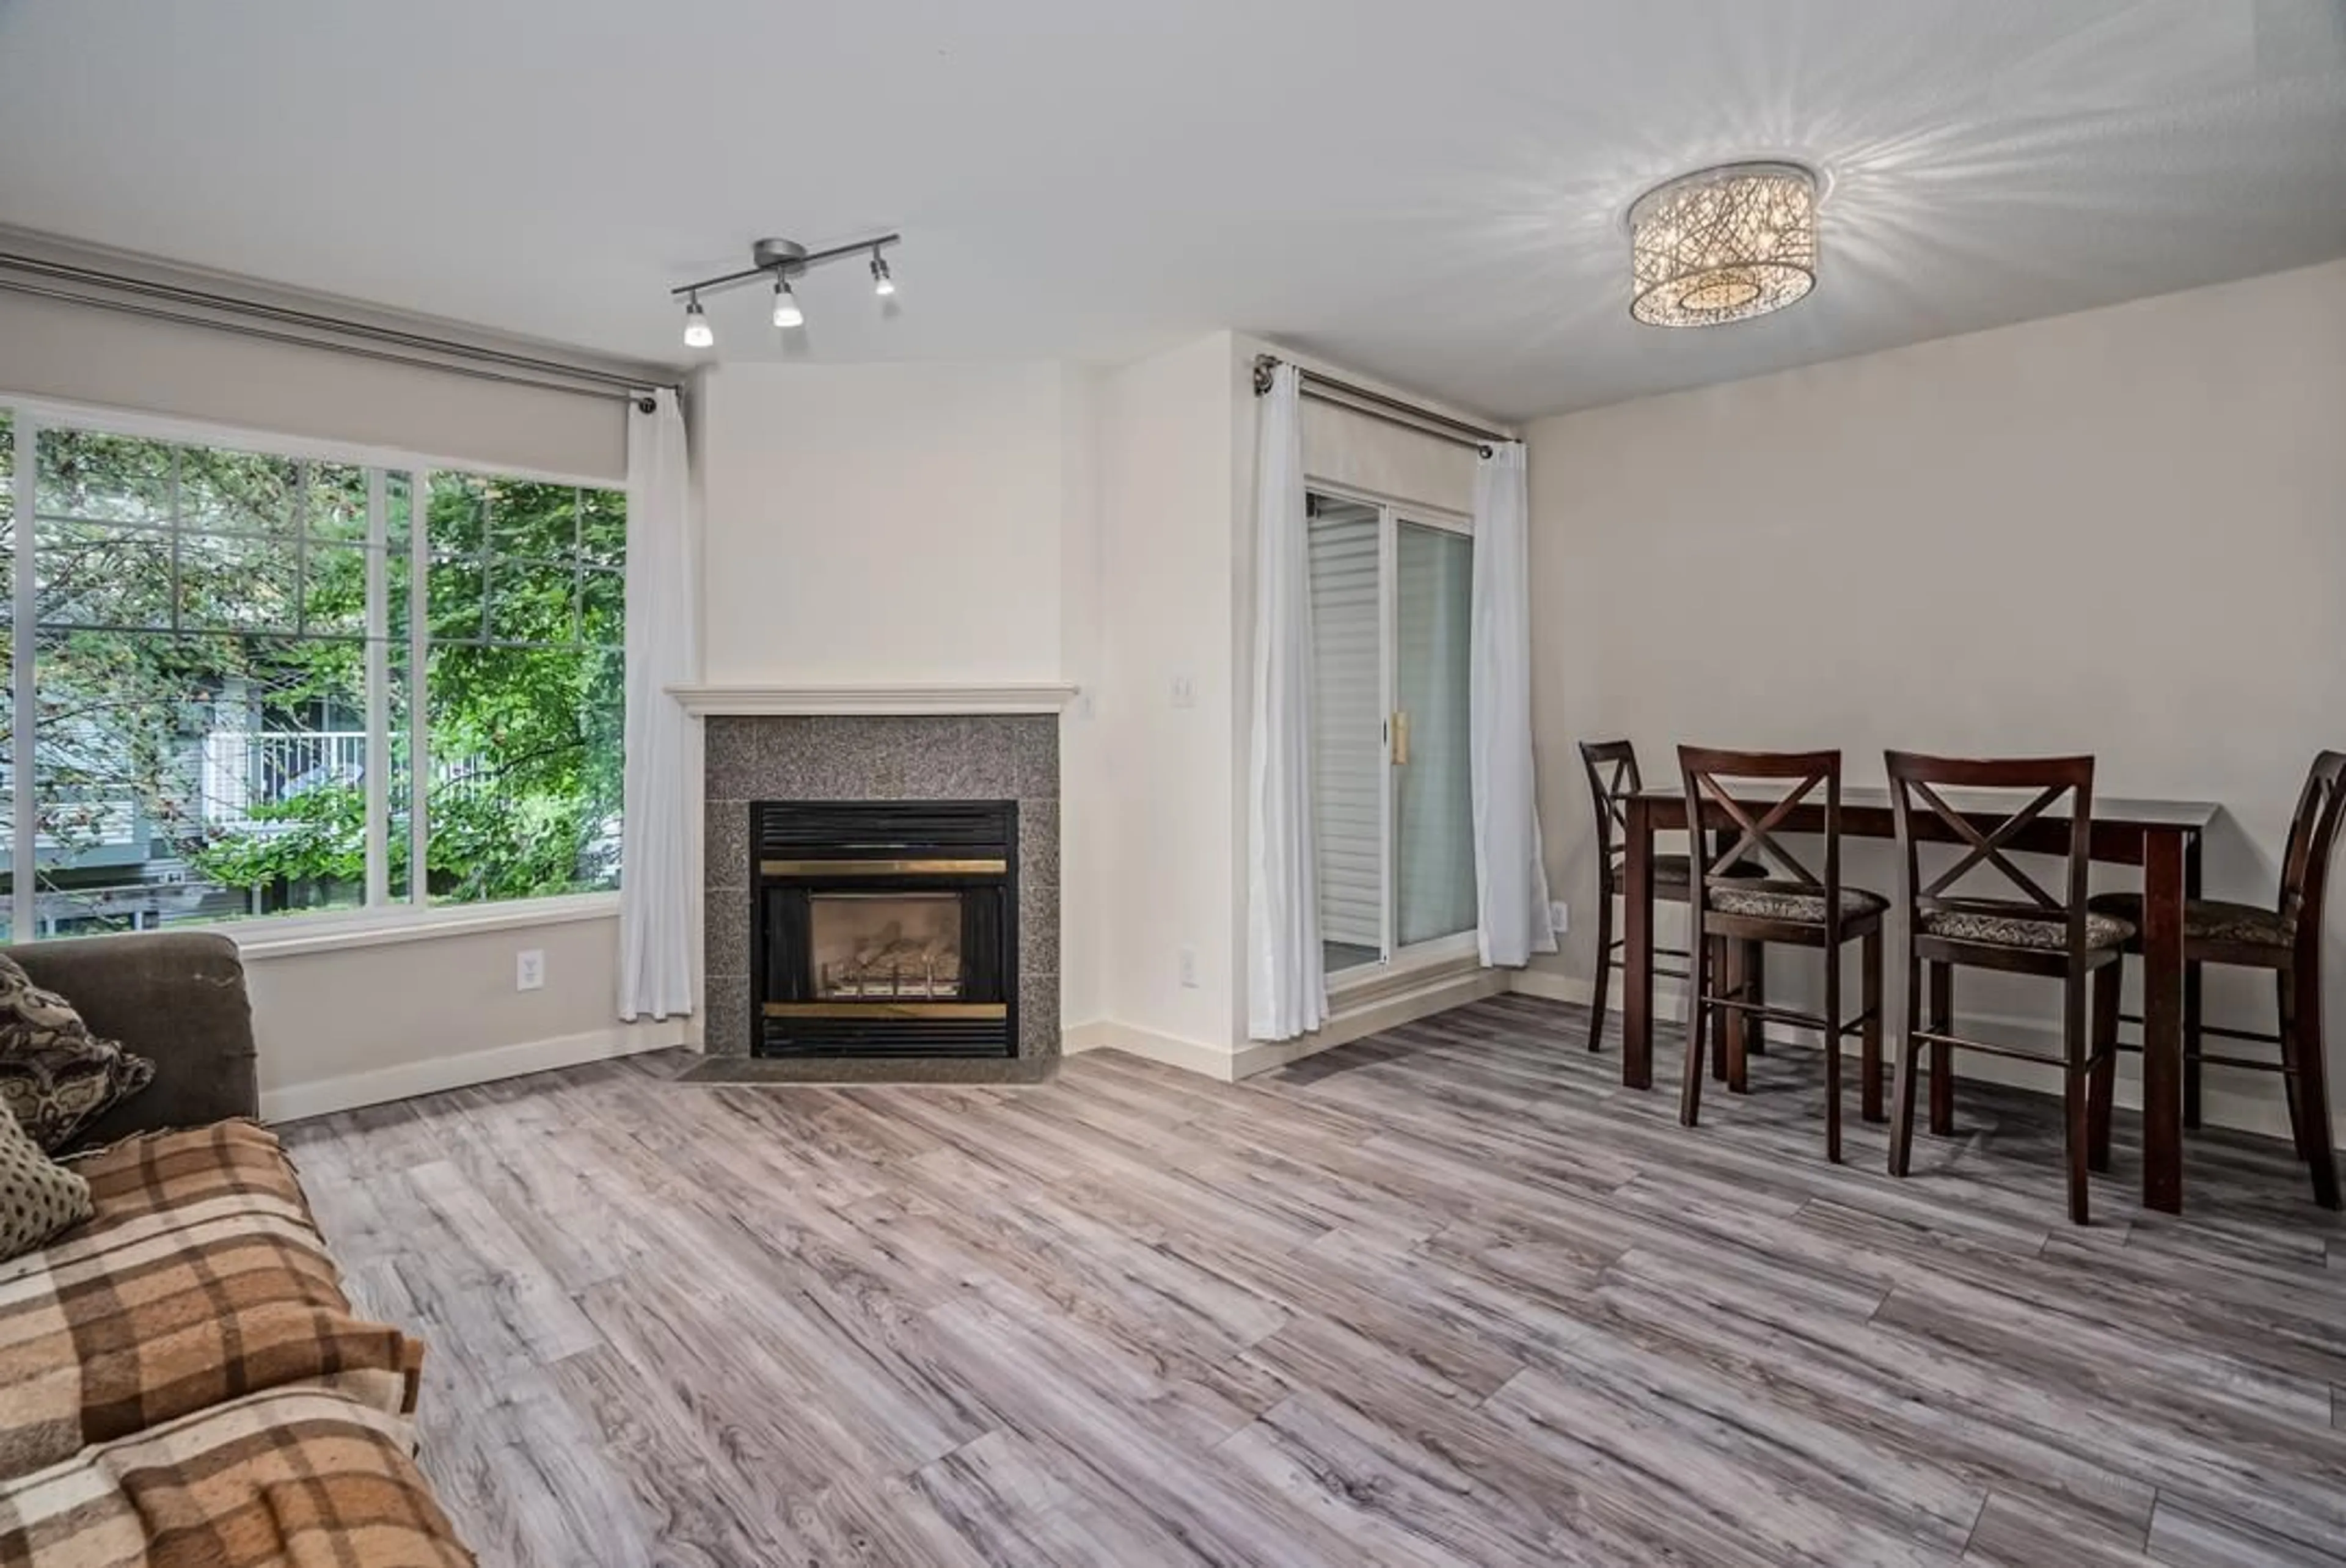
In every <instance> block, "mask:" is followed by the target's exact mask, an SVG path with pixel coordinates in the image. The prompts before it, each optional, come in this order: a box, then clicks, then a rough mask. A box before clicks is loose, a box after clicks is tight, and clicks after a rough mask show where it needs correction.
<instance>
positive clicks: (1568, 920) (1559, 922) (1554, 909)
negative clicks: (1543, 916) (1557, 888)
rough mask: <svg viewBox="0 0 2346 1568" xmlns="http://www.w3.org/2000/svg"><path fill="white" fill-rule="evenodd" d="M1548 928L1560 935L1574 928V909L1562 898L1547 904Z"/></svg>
mask: <svg viewBox="0 0 2346 1568" xmlns="http://www.w3.org/2000/svg"><path fill="white" fill-rule="evenodd" d="M1547 929H1548V930H1550V931H1552V932H1556V935H1558V936H1562V935H1563V934H1564V933H1565V932H1568V931H1570V930H1571V929H1572V911H1571V909H1570V908H1569V907H1568V906H1567V905H1566V903H1565V901H1563V900H1562V899H1558V900H1556V902H1554V903H1552V904H1550V905H1548V906H1547Z"/></svg>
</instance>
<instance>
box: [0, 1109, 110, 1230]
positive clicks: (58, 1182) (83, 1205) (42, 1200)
mask: <svg viewBox="0 0 2346 1568" xmlns="http://www.w3.org/2000/svg"><path fill="white" fill-rule="evenodd" d="M89 1216H90V1205H89V1183H87V1182H86V1181H84V1180H82V1178H81V1177H79V1176H76V1175H75V1174H74V1173H73V1172H71V1171H69V1170H67V1169H66V1167H65V1166H61V1165H58V1164H57V1163H56V1161H54V1160H52V1159H50V1158H49V1156H47V1155H46V1154H44V1153H42V1152H41V1145H38V1144H36V1143H35V1142H34V1141H33V1140H32V1137H31V1136H30V1135H28V1134H27V1133H26V1131H25V1129H24V1128H22V1127H20V1126H18V1125H16V1118H15V1117H14V1116H12V1115H9V1114H8V1107H7V1106H6V1105H0V1263H5V1262H7V1261H8V1260H9V1259H10V1258H12V1257H23V1256H24V1255H25V1254H26V1253H27V1252H30V1251H32V1250H33V1248H35V1247H38V1246H40V1245H41V1244H42V1243H44V1242H46V1241H47V1240H48V1239H49V1237H53V1236H55V1235H56V1233H57V1232H59V1231H61V1230H63V1229H65V1228H66V1227H67V1226H73V1225H79V1224H80V1223H81V1222H82V1221H83V1220H85V1219H87V1218H88V1217H89Z"/></svg>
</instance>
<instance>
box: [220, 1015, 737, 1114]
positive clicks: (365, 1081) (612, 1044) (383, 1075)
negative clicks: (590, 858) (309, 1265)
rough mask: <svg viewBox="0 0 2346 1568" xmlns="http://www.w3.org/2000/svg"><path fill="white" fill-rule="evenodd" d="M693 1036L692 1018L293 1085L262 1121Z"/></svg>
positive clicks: (263, 1110) (266, 1099)
mask: <svg viewBox="0 0 2346 1568" xmlns="http://www.w3.org/2000/svg"><path fill="white" fill-rule="evenodd" d="M690 1034H691V1021H690V1020H689V1019H686V1018H670V1019H668V1020H666V1021H664V1022H659V1023H614V1024H613V1025H611V1027H609V1028H608V1029H596V1030H590V1031H589V1032H587V1033H584V1034H558V1035H556V1036H555V1037H554V1038H552V1039H550V1040H528V1041H524V1042H523V1043H522V1044H518V1045H500V1046H497V1047H496V1048H495V1049H494V1050H488V1051H474V1052H470V1053H468V1054H464V1055H462V1056H435V1057H433V1058H432V1059H430V1060H428V1061H423V1062H403V1063H401V1064H398V1065H397V1066H394V1067H378V1068H376V1069H375V1070H374V1071H372V1072H371V1073H349V1074H343V1075H342V1077H339V1078H321V1079H318V1080H316V1081H315V1082H313V1083H308V1084H286V1085H284V1086H283V1087H281V1088H276V1089H264V1090H262V1091H261V1092H260V1117H261V1120H263V1121H266V1122H291V1121H299V1120H300V1119H301V1118H302V1117H304V1116H322V1115H328V1114H329V1113H331V1112H334V1111H348V1110H353V1109H356V1108H357V1107H358V1106H361V1105H384V1104H387V1103H388V1102H390V1101H393V1100H409V1099H413V1098H414V1097H415V1096H416V1095H435V1094H438V1093H439V1092H440V1091H441V1090H443V1089H462V1088H465V1087H468V1086H470V1085H471V1084H492V1083H495V1081H496V1080H498V1079H500V1078H517V1077H519V1076H521V1075H522V1074H525V1073H544V1072H547V1071H549V1070H551V1069H553V1068H556V1067H575V1066H577V1065H579V1064H582V1063H586V1062H605V1061H608V1060H610V1059H611V1058H613V1057H615V1056H633V1055H635V1054H638V1053H640V1052H644V1051H664V1050H667V1049H668V1047H669V1046H672V1045H682V1044H688V1041H689V1038H690Z"/></svg>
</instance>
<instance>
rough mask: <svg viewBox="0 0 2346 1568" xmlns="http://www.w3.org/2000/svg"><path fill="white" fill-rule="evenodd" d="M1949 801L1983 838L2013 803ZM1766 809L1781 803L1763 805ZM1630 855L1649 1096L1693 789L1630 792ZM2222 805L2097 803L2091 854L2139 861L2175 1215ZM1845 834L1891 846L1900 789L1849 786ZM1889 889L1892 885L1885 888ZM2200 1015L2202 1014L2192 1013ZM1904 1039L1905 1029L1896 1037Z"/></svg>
mask: <svg viewBox="0 0 2346 1568" xmlns="http://www.w3.org/2000/svg"><path fill="white" fill-rule="evenodd" d="M1943 796H1944V798H1945V799H1946V801H1947V803H1948V804H1949V805H1950V806H1952V807H1953V808H1954V809H1955V810H1956V811H1957V812H1958V813H1959V814H1960V815H1962V816H1963V817H1964V820H1967V821H1969V822H1970V823H1971V824H1972V825H1973V826H1974V827H1975V828H1977V829H1978V830H1981V831H1983V832H1993V831H1994V830H1995V829H1996V828H1997V827H1999V826H2001V825H2002V824H2003V822H2004V819H2005V818H2007V817H2009V816H2010V815H2011V814H2012V802H2011V801H2010V800H2009V799H2004V800H2001V801H1994V800H1989V799H1981V798H1966V796H1965V794H1964V791H1962V790H1947V791H1943ZM1754 803H1755V804H1757V805H1759V806H1760V807H1762V808H1765V807H1767V806H1770V805H1772V804H1773V801H1772V800H1768V799H1760V800H1757V801H1755V802H1754ZM1627 807H1628V823H1627V834H1626V835H1625V837H1626V840H1627V842H1626V843H1625V845H1624V848H1625V849H1626V850H1627V865H1626V866H1625V867H1624V879H1623V888H1622V894H1623V902H1624V903H1625V904H1626V905H1627V909H1626V910H1625V911H1624V915H1625V919H1624V921H1623V927H1622V934H1623V936H1624V937H1625V938H1626V939H1627V940H1626V942H1625V945H1624V949H1623V952H1622V957H1623V960H1624V962H1625V965H1626V972H1625V973H1624V975H1623V977H1622V978H1623V980H1624V982H1625V983H1626V990H1627V995H1626V996H1624V997H1623V999H1622V1007H1621V1036H1622V1051H1621V1082H1622V1083H1623V1084H1625V1085H1627V1087H1629V1088H1632V1089H1647V1088H1651V1087H1652V1086H1653V1082H1654V874H1653V866H1654V836H1655V835H1656V834H1658V833H1668V832H1683V831H1684V830H1686V829H1687V827H1688V820H1687V799H1686V795H1685V793H1684V792H1683V791H1682V790H1681V789H1678V788H1677V787H1675V786H1669V787H1663V786H1654V785H1648V786H1647V788H1645V789H1641V790H1639V791H1638V792H1637V793H1636V794H1634V795H1632V796H1630V797H1629V798H1628V801H1627ZM2221 810H2222V808H2221V807H2219V806H2218V805H2216V804H2214V803H2213V802H2210V801H2206V800H2156V799H2136V800H2129V799H2096V801H2095V802H2094V826H2093V833H2092V856H2093V858H2094V859H2095V860H2099V861H2103V862H2106V863H2108V864H2112V865H2123V866H2140V867H2141V868H2142V881H2143V887H2142V891H2143V930H2142V1020H2143V1023H2142V1115H2143V1166H2142V1201H2143V1202H2144V1204H2145V1205H2147V1207H2151V1208H2156V1209H2162V1210H2165V1211H2166V1212H2167V1213H2169V1214H2179V1213H2181V1212H2182V1210H2183V1033H2184V1020H2185V1015H2186V1009H2185V1006H2184V989H2185V986H2186V984H2187V983H2188V977H2187V975H2186V972H2185V969H2184V963H2183V904H2184V901H2185V900H2187V899H2192V898H2197V897H2198V896H2199V859H2200V849H2201V845H2202V841H2203V840H2205V839H2206V838H2207V835H2208V828H2209V827H2210V826H2211V825H2212V824H2213V823H2214V822H2215V820H2216V818H2217V817H2218V815H2219V813H2220V812H2221ZM1703 819H1704V820H1703V824H1702V826H1703V830H1705V831H1706V832H1715V831H1718V830H1723V829H1727V828H1730V827H1731V826H1732V825H1733V824H1732V823H1731V822H1730V821H1729V818H1728V817H1727V814H1726V813H1725V812H1724V811H1723V810H1720V809H1718V808H1717V807H1716V806H1714V807H1712V808H1711V809H1709V810H1706V811H1705V812H1704V813H1703ZM1913 826H1914V830H1915V833H1916V835H1917V836H1918V837H1920V838H1923V839H1924V840H1936V841H1940V842H1945V843H1956V842H1960V840H1958V839H1957V837H1956V835H1955V833H1954V830H1953V829H1952V828H1950V827H1949V826H1948V825H1947V824H1945V823H1944V822H1941V821H1938V820H1935V819H1933V820H1931V821H1928V822H1926V821H1924V820H1923V817H1922V816H1921V815H1920V814H1918V815H1917V816H1916V817H1915V819H1914V824H1913ZM1823 827H1824V802H1823V800H1822V799H1821V798H1811V799H1808V800H1804V801H1802V802H1801V803H1800V805H1798V806H1796V807H1794V808H1793V809H1792V810H1791V812H1790V814H1789V815H1788V816H1787V817H1786V818H1785V819H1784V821H1783V824H1782V830H1783V831H1785V832H1788V833H1816V832H1821V831H1822V830H1823ZM1896 831H1897V830H1896V828H1895V827H1894V825H1893V823H1892V817H1891V807H1890V791H1889V790H1888V789H1883V788H1880V787H1866V786H1862V785H1844V786H1843V787H1842V789H1841V832H1842V834H1843V835H1844V836H1845V837H1853V838H1861V839H1891V838H1894V837H1896ZM2008 843H2009V847H2011V848H2013V849H2015V850H2036V851H2040V852H2043V853H2048V854H2055V855H2059V854H2066V853H2067V852H2068V847H2069V823H2068V820H2067V818H2066V816H2064V815H2063V814H2062V813H2061V812H2060V811H2058V810H2049V811H2047V812H2045V815H2043V816H2042V817H2039V818H2038V819H2036V820H2035V821H2034V822H2032V823H2030V824H2029V825H2028V827H2027V828H2025V830H2022V831H2021V832H2020V833H2019V834H2018V835H2016V836H2015V837H2014V838H2013V839H2011V840H2008ZM1880 891H1883V892H1885V893H1886V892H1889V891H1891V890H1889V889H1887V888H1884V889H1882V890H1880ZM2189 1012H2190V1014H2191V1015H2192V1016H2195V1017H2196V1016H2197V1015H2198V1008H2197V1007H2193V1008H2191V1009H2190V1010H2189ZM1890 1033H1891V1034H1892V1037H1893V1038H1895V1036H1896V1033H1897V1031H1896V1030H1895V1029H1894V1028H1892V1030H1891V1031H1890Z"/></svg>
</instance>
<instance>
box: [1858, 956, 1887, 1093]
mask: <svg viewBox="0 0 2346 1568" xmlns="http://www.w3.org/2000/svg"><path fill="white" fill-rule="evenodd" d="M1858 962H1861V963H1862V964H1863V965H1864V966H1865V975H1864V978H1863V979H1862V981H1861V982H1860V984H1862V986H1863V987H1864V990H1863V991H1862V993H1860V994H1861V995H1862V998H1863V1001H1862V1005H1863V1007H1864V1010H1865V1026H1864V1033H1862V1034H1860V1035H1859V1036H1858V1049H1859V1051H1860V1052H1861V1053H1862V1054H1861V1055H1860V1057H1859V1060H1858V1068H1857V1093H1858V1098H1859V1100H1860V1101H1861V1102H1862V1104H1861V1105H1859V1107H1858V1115H1862V1116H1863V1117H1864V1118H1865V1119H1866V1120H1867V1121H1869V1122H1878V1121H1880V1120H1882V929H1881V928H1880V927H1879V926H1877V927H1875V928H1874V931H1873V933H1872V935H1871V936H1868V937H1867V938H1866V939H1865V945H1864V947H1863V949H1862V951H1861V952H1859V954H1858Z"/></svg>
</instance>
